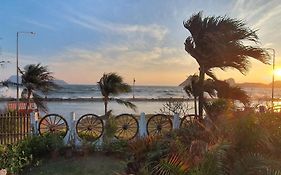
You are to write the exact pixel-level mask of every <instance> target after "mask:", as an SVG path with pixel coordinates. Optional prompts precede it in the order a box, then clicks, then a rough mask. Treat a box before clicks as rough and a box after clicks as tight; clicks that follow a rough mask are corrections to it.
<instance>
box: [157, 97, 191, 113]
mask: <svg viewBox="0 0 281 175" xmlns="http://www.w3.org/2000/svg"><path fill="white" fill-rule="evenodd" d="M190 109H191V108H189V106H188V102H186V101H175V100H173V99H170V100H168V101H167V102H165V103H164V104H163V107H162V108H161V109H160V113H161V114H165V115H174V114H180V115H182V116H185V115H187V114H188V111H189V110H190Z"/></svg>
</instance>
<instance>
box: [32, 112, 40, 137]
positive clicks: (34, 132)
mask: <svg viewBox="0 0 281 175" xmlns="http://www.w3.org/2000/svg"><path fill="white" fill-rule="evenodd" d="M38 119H39V113H38V112H32V113H31V115H30V132H31V133H30V134H31V135H38Z"/></svg>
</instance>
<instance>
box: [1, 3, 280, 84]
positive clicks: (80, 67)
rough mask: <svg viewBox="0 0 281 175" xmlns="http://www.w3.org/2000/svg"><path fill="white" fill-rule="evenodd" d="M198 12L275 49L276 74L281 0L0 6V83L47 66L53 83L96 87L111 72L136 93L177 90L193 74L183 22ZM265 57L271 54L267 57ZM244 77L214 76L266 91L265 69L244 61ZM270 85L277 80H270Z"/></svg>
mask: <svg viewBox="0 0 281 175" xmlns="http://www.w3.org/2000/svg"><path fill="white" fill-rule="evenodd" d="M199 11H203V15H205V16H213V15H214V16H219V15H222V16H224V15H226V16H228V17H231V18H237V19H241V20H243V21H245V22H246V23H247V26H249V27H250V28H252V29H257V30H258V31H257V34H258V36H259V38H260V43H257V44H256V43H250V44H252V45H258V46H260V47H264V48H274V50H275V52H276V57H275V60H276V64H275V65H276V67H277V68H278V67H280V68H281V60H280V59H281V56H280V51H281V32H280V28H281V20H280V18H281V3H280V0H266V1H265V0H173V1H171V0H83V1H77V0H60V1H58V0H41V1H38V0H25V1H23V0H9V1H8V0H7V1H4V0H2V1H1V2H0V21H1V24H0V48H1V53H0V61H10V63H8V64H5V65H4V66H2V67H0V81H1V80H4V79H7V78H8V77H9V76H11V75H15V72H16V33H17V32H36V35H35V36H32V35H29V34H26V33H21V34H20V35H19V66H20V68H23V67H24V66H25V65H27V64H37V63H41V64H42V65H47V66H48V68H49V70H50V71H51V72H53V74H54V76H55V77H56V78H57V79H63V80H65V81H66V82H68V83H74V84H96V82H97V81H98V80H99V79H100V77H101V76H102V75H103V73H109V72H116V73H118V74H119V75H121V76H122V77H124V81H125V82H127V83H129V84H132V82H133V79H134V78H135V79H136V85H169V86H177V85H178V84H180V83H181V82H182V81H183V80H185V79H186V78H187V77H188V76H189V75H192V74H195V73H198V64H197V62H196V61H195V59H194V58H192V57H191V56H190V55H189V54H188V53H187V52H186V51H185V50H184V41H185V39H186V37H188V36H189V35H190V33H189V32H188V31H187V30H186V29H185V28H184V27H183V21H184V20H186V19H188V18H189V17H190V16H191V15H192V14H195V13H197V12H199ZM270 53H272V52H271V51H270ZM251 62H252V64H251V68H250V71H249V72H248V73H247V74H246V75H242V74H241V73H240V72H238V71H236V70H232V69H227V70H226V71H225V72H224V71H220V70H217V71H216V72H215V73H216V75H217V76H218V77H219V78H220V79H227V78H234V79H235V81H236V82H264V83H270V81H271V78H272V65H264V64H262V63H259V62H257V61H255V60H253V59H251ZM276 79H277V80H278V79H280V80H281V77H280V76H277V75H276Z"/></svg>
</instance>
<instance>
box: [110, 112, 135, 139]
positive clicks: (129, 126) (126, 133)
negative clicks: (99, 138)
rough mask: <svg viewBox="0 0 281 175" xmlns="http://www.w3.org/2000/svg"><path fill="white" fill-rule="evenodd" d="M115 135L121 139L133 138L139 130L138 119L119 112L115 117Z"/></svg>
mask: <svg viewBox="0 0 281 175" xmlns="http://www.w3.org/2000/svg"><path fill="white" fill-rule="evenodd" d="M115 123H116V127H117V129H116V133H115V137H116V138H117V139H122V140H130V139H133V138H134V137H135V136H136V135H137V134H138V131H139V123H138V120H137V119H136V118H135V117H134V116H133V115H131V114H121V115H118V116H116V117H115Z"/></svg>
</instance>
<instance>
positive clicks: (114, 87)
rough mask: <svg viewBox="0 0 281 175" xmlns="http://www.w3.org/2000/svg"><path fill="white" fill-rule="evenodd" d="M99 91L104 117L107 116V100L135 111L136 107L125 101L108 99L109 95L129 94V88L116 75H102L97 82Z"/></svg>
mask: <svg viewBox="0 0 281 175" xmlns="http://www.w3.org/2000/svg"><path fill="white" fill-rule="evenodd" d="M98 86H99V89H100V91H101V94H102V96H103V101H104V110H105V115H106V114H107V104H108V102H109V100H114V101H116V102H117V103H119V104H123V105H125V106H126V107H129V108H131V109H134V110H135V109H136V106H135V105H134V104H133V103H131V102H129V101H125V100H121V99H116V98H110V96H111V95H114V96H116V95H119V94H121V93H127V92H131V87H130V86H129V85H128V84H127V83H124V82H123V78H122V77H121V76H119V75H117V74H116V73H108V74H103V76H102V77H101V79H100V81H99V82H98Z"/></svg>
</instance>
